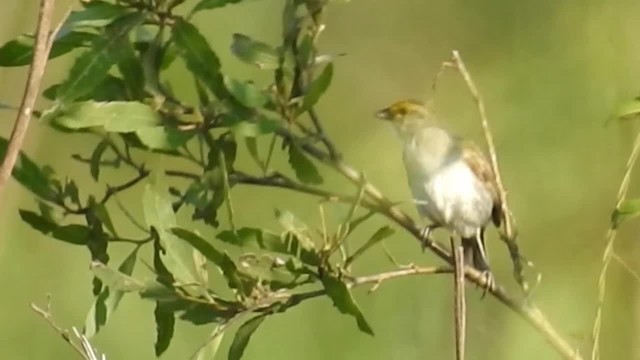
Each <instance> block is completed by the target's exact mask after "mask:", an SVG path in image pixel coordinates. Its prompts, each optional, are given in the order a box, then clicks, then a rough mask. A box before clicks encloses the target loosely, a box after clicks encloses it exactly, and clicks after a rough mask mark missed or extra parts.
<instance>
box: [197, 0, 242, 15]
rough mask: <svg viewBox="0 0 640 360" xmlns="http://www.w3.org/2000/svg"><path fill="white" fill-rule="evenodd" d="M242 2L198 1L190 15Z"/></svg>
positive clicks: (224, 0)
mask: <svg viewBox="0 0 640 360" xmlns="http://www.w3.org/2000/svg"><path fill="white" fill-rule="evenodd" d="M240 1H242V0H200V2H199V3H197V4H196V6H194V7H193V10H191V14H195V13H197V12H198V11H202V10H209V9H215V8H219V7H223V6H225V5H228V4H237V3H239V2H240Z"/></svg>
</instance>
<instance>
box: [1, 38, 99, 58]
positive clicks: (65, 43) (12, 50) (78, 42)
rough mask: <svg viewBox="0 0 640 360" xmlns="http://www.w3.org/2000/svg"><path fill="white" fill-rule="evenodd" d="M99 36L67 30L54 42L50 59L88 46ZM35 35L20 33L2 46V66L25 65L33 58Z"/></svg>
mask: <svg viewBox="0 0 640 360" xmlns="http://www.w3.org/2000/svg"><path fill="white" fill-rule="evenodd" d="M97 38H98V35H95V34H90V33H85V32H67V33H64V34H59V35H58V37H57V38H56V40H55V41H54V42H53V47H52V48H51V52H50V53H49V59H54V58H57V57H58V56H62V55H64V54H66V53H68V52H70V51H71V50H73V49H76V48H80V47H83V46H86V45H87V44H89V43H91V42H93V41H94V40H96V39H97ZM33 46H34V37H33V35H20V36H18V38H16V39H15V40H11V41H9V42H7V43H5V44H4V45H3V46H2V47H0V66H3V67H10V66H25V65H29V64H31V60H33Z"/></svg>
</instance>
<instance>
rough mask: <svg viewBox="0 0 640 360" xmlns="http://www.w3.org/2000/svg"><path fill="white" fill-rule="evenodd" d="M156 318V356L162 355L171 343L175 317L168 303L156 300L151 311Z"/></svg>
mask: <svg viewBox="0 0 640 360" xmlns="http://www.w3.org/2000/svg"><path fill="white" fill-rule="evenodd" d="M153 315H154V317H155V319H156V343H155V352H156V357H159V356H160V355H162V354H163V353H164V352H165V351H166V350H167V349H168V348H169V344H171V339H172V338H173V331H174V327H175V325H176V318H175V315H174V314H173V311H172V310H171V308H170V307H169V305H168V304H166V303H162V302H156V309H155V310H154V312H153Z"/></svg>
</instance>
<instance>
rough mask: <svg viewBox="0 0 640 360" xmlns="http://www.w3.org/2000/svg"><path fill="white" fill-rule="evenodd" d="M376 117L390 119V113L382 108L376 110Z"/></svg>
mask: <svg viewBox="0 0 640 360" xmlns="http://www.w3.org/2000/svg"><path fill="white" fill-rule="evenodd" d="M376 117H377V118H378V119H382V120H390V119H391V114H390V113H389V109H382V110H379V111H377V112H376Z"/></svg>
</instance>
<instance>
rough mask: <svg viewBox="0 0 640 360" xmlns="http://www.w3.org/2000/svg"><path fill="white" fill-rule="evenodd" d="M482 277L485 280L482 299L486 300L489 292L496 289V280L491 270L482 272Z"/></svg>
mask: <svg viewBox="0 0 640 360" xmlns="http://www.w3.org/2000/svg"><path fill="white" fill-rule="evenodd" d="M481 277H482V278H483V280H484V285H482V296H481V297H480V298H481V299H484V297H485V296H487V292H489V290H491V289H493V288H494V287H495V285H496V279H495V277H494V276H493V273H492V272H491V270H484V271H482V272H481Z"/></svg>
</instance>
